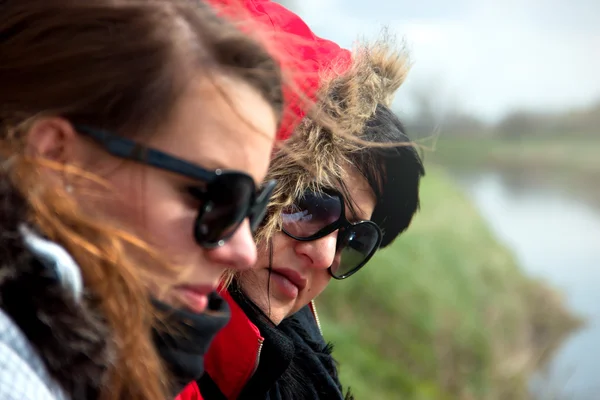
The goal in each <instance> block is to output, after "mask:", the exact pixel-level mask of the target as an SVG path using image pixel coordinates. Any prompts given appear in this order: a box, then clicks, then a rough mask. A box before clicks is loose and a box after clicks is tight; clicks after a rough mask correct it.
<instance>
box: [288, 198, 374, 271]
mask: <svg viewBox="0 0 600 400" xmlns="http://www.w3.org/2000/svg"><path fill="white" fill-rule="evenodd" d="M282 214H283V215H282V217H283V232H284V233H285V234H286V235H288V236H289V237H291V238H293V239H296V240H299V241H304V242H306V241H312V240H317V239H320V238H323V237H325V236H327V235H329V234H330V233H331V232H333V231H336V230H339V231H338V236H337V244H336V262H334V264H333V265H332V266H330V267H329V273H330V274H331V276H332V277H334V278H335V279H345V278H348V277H349V276H351V275H352V274H354V273H356V272H357V271H358V270H359V269H361V268H362V267H363V266H364V265H365V264H366V263H367V262H368V261H369V260H370V259H371V257H373V254H375V252H376V251H377V249H378V248H379V245H380V244H381V239H382V236H383V235H382V233H381V229H379V226H377V224H376V223H374V222H372V221H359V222H350V221H348V219H347V218H346V206H345V204H344V198H343V196H342V194H341V193H339V192H338V191H335V190H325V191H323V192H314V191H307V192H305V193H304V195H303V196H302V197H301V198H299V199H297V200H296V201H295V202H294V204H292V205H291V206H289V207H287V208H286V209H284V210H283V213H282ZM337 261H339V262H337Z"/></svg>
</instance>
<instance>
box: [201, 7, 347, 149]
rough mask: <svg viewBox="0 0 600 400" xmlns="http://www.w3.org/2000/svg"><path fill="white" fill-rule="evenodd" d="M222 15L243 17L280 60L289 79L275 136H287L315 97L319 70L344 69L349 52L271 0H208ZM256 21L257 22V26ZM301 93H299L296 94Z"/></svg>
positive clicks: (238, 18) (279, 137)
mask: <svg viewBox="0 0 600 400" xmlns="http://www.w3.org/2000/svg"><path fill="white" fill-rule="evenodd" d="M209 3H210V4H212V5H213V6H214V7H215V8H216V9H217V10H218V11H219V12H220V13H221V14H222V15H225V16H229V17H231V18H234V19H237V20H238V21H242V29H243V28H244V25H243V21H244V19H246V20H247V19H248V18H250V19H251V20H252V22H253V24H249V25H246V26H247V29H251V30H253V31H254V30H257V31H259V32H260V33H262V34H261V35H258V36H259V37H262V38H264V39H265V40H264V41H263V42H264V44H265V45H266V47H267V48H268V49H269V50H270V51H271V53H272V54H273V55H274V56H275V57H276V58H277V59H278V60H279V62H280V64H281V66H282V70H283V71H284V77H287V78H288V79H287V81H288V83H291V84H287V85H285V87H284V97H285V102H286V106H285V108H284V114H283V118H282V122H281V127H280V130H279V132H278V135H277V137H278V139H280V140H281V139H287V138H288V137H289V136H290V135H291V134H292V132H293V131H294V129H295V127H296V126H297V124H298V123H299V122H300V121H301V120H302V118H303V117H304V116H305V115H306V111H307V109H308V107H310V103H311V102H314V101H315V100H316V94H317V90H318V89H319V82H320V79H321V76H322V75H321V73H322V72H323V71H324V70H325V69H336V70H338V71H339V72H342V71H345V70H346V69H347V68H348V67H349V66H350V61H351V54H350V52H349V51H348V50H345V49H342V48H340V46H338V45H337V44H335V43H334V42H332V41H329V40H326V39H322V38H319V37H318V36H316V35H315V34H314V33H313V32H312V31H311V29H310V28H309V27H308V25H306V23H305V22H304V21H303V20H302V19H301V18H300V17H299V16H298V15H296V14H294V13H293V12H291V11H290V10H288V9H287V8H285V7H283V6H282V5H280V4H277V3H274V2H272V1H270V0H209ZM256 24H259V26H258V27H257V26H256ZM298 93H300V94H298Z"/></svg>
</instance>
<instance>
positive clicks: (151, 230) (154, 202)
mask: <svg viewBox="0 0 600 400" xmlns="http://www.w3.org/2000/svg"><path fill="white" fill-rule="evenodd" d="M107 180H108V181H109V183H110V185H111V186H112V190H111V193H110V194H109V196H107V197H106V201H101V202H100V204H95V205H94V207H97V209H98V210H100V212H102V213H103V214H105V215H107V216H108V217H109V218H111V219H114V220H115V222H116V223H117V224H118V225H119V226H120V227H122V228H123V229H125V230H127V231H129V232H131V233H133V234H135V235H136V236H138V237H140V238H141V239H143V240H145V241H147V242H148V243H149V244H150V245H152V246H153V247H155V248H157V249H159V250H160V251H161V253H162V254H164V255H165V256H167V257H168V260H169V261H172V262H177V263H188V262H190V257H191V256H197V253H198V251H199V249H200V248H199V246H198V245H197V244H196V242H195V241H194V238H193V226H194V221H195V218H196V215H197V213H198V212H197V209H193V208H192V207H191V206H190V205H188V204H186V202H185V201H184V198H183V195H182V193H180V192H179V191H178V190H177V189H176V187H175V185H174V184H173V183H172V182H171V181H169V180H168V179H167V177H165V176H163V175H162V174H160V173H156V172H154V171H151V170H149V169H147V168H146V169H144V170H138V169H136V168H122V169H121V170H118V171H115V173H113V174H111V175H110V176H107Z"/></svg>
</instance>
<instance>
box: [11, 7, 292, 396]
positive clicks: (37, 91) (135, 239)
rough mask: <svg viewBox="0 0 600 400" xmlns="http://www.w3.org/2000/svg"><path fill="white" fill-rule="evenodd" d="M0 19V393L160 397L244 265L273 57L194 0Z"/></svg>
mask: <svg viewBox="0 0 600 400" xmlns="http://www.w3.org/2000/svg"><path fill="white" fill-rule="evenodd" d="M0 14H1V15H2V18H1V19H0V59H1V60H2V62H1V63H0V88H1V89H0V163H1V164H0V260H1V263H0V398H2V399H18V400H28V399H31V400H50V399H95V398H98V399H139V400H142V399H144V400H164V399H165V398H169V397H170V394H169V393H174V392H175V391H177V390H178V389H177V388H178V387H174V386H173V382H172V381H171V380H170V376H169V375H170V374H169V373H167V371H166V368H165V366H163V362H162V361H161V356H162V357H163V358H164V359H166V362H167V366H168V367H169V368H171V373H173V374H176V375H180V374H185V373H188V372H189V371H187V370H186V368H187V367H189V365H188V366H186V365H183V364H185V363H183V364H182V365H183V366H182V365H172V361H173V360H174V359H175V358H176V357H173V356H172V351H175V352H176V351H177V349H175V350H173V346H174V345H175V346H176V345H177V343H175V344H173V342H177V340H174V339H173V338H174V337H176V336H177V335H181V334H184V335H187V334H188V333H189V331H190V330H191V331H195V332H200V333H201V334H202V337H203V342H202V343H197V342H196V343H194V347H193V351H195V352H196V353H194V354H191V355H190V358H191V360H190V362H188V364H191V370H192V371H191V375H190V376H189V377H186V376H183V377H181V376H179V378H180V379H179V382H178V385H181V384H182V382H185V380H186V379H189V380H191V379H193V378H194V377H197V376H198V375H197V374H198V373H201V371H196V370H194V368H195V367H198V361H197V360H198V359H199V360H200V367H201V364H202V353H203V351H204V350H205V348H206V346H207V344H208V343H209V342H210V339H211V338H212V335H214V333H215V332H216V331H217V330H218V329H219V328H221V327H222V326H223V325H224V324H225V322H226V320H227V317H226V316H227V307H226V304H225V303H224V302H222V301H220V299H219V298H218V297H216V296H214V295H213V291H214V289H215V287H216V285H217V283H218V281H219V278H220V277H221V275H222V273H223V272H224V271H225V270H226V269H233V270H238V271H240V270H243V269H246V268H249V267H251V266H252V265H253V264H254V263H255V261H256V248H255V244H254V241H253V238H252V231H253V230H254V229H255V228H256V227H257V225H258V224H259V223H260V221H261V219H262V216H263V214H264V209H265V206H266V202H267V200H268V198H269V196H270V193H271V191H272V189H273V186H274V181H268V182H267V183H266V184H265V185H264V186H263V187H261V188H258V186H259V184H260V183H261V182H263V180H264V178H265V175H266V172H267V166H268V163H269V158H270V154H271V151H272V149H273V143H274V139H275V136H276V130H277V125H278V121H279V119H280V117H281V111H282V104H283V95H282V88H281V76H280V70H279V67H278V63H277V62H276V61H275V60H274V59H273V58H272V56H270V55H269V54H268V53H267V52H266V50H264V49H263V47H262V46H261V45H258V44H257V42H255V41H253V40H252V39H250V38H248V36H247V35H245V34H242V33H240V32H239V31H238V30H237V29H235V28H234V27H233V26H231V25H229V24H228V23H226V22H224V21H223V20H221V19H220V18H217V17H216V16H215V15H214V14H213V13H212V11H211V10H210V9H208V8H207V7H206V6H204V5H203V4H201V3H200V2H198V1H196V0H161V1H151V0H28V1H21V0H5V1H2V2H0ZM151 298H152V299H153V301H154V304H155V306H156V307H152V305H151V302H150V299H151ZM155 313H156V314H159V317H160V318H155V317H154V314H155ZM157 321H161V323H162V325H159V324H158V322H157ZM173 321H175V322H173ZM152 328H155V329H154V334H153V333H152V332H153V330H152ZM165 331H166V332H165ZM153 339H154V340H156V343H157V344H158V348H157V347H156V344H155V343H154V340H153ZM196 340H197V338H196ZM185 351H190V350H188V349H186V350H185ZM175 364H176V363H175Z"/></svg>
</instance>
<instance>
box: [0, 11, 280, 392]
mask: <svg viewBox="0 0 600 400" xmlns="http://www.w3.org/2000/svg"><path fill="white" fill-rule="evenodd" d="M0 14H1V15H2V18H1V19H0V60H2V61H1V63H0V88H2V89H1V90H0V151H1V153H0V157H5V158H11V159H12V160H13V163H12V168H11V174H10V179H11V181H12V184H13V185H14V186H15V187H16V188H17V189H18V190H19V191H20V192H21V193H22V195H23V197H24V198H25V199H26V201H27V205H28V209H29V220H30V222H32V223H34V224H36V225H37V226H38V227H39V228H40V229H41V230H42V231H43V233H44V234H45V235H47V236H48V237H49V238H50V239H52V240H55V241H56V242H58V243H60V244H62V245H63V246H64V247H65V248H66V249H67V250H68V251H69V252H70V253H71V254H72V255H73V257H74V258H75V260H76V261H77V262H78V264H79V265H80V267H81V270H82V273H83V276H84V281H85V284H86V288H87V290H88V291H89V292H91V293H92V294H93V295H94V297H95V298H97V299H98V301H99V310H100V312H101V313H102V314H103V316H104V317H105V318H106V320H107V322H108V324H109V326H110V327H111V329H112V330H113V335H114V338H115V339H114V342H115V346H116V353H117V354H116V359H115V362H114V363H113V365H112V366H111V370H110V371H108V373H107V381H106V383H105V385H104V389H103V392H102V393H101V396H100V397H101V398H103V399H121V398H126V399H139V400H142V399H144V400H148V399H151V400H159V399H160V400H164V399H165V398H167V397H168V393H167V390H166V389H167V385H168V383H167V382H166V381H167V379H166V375H165V372H164V371H163V367H162V364H161V361H160V360H159V357H158V355H157V353H156V351H155V349H154V346H153V344H152V340H151V335H150V332H151V324H152V321H153V319H152V318H151V316H152V311H151V307H150V305H149V304H148V300H147V293H146V290H145V287H144V285H143V283H142V279H141V278H140V272H139V266H137V265H135V263H134V262H133V261H131V260H129V259H128V258H127V256H126V252H125V251H124V248H125V247H126V246H130V245H131V244H134V245H136V246H138V247H143V243H141V241H140V240H138V239H137V238H135V237H133V236H131V235H128V234H127V233H125V232H123V231H120V230H118V229H116V228H114V227H112V226H110V225H107V224H106V223H104V222H103V221H100V220H99V219H97V218H93V217H91V216H89V215H87V214H85V213H84V212H82V211H81V210H80V209H79V208H78V207H77V204H76V202H75V201H74V200H73V199H72V198H71V196H69V195H68V193H66V192H65V190H64V189H63V188H61V187H57V186H56V185H53V184H52V183H51V182H48V181H47V180H46V181H45V180H43V179H41V168H42V165H41V162H40V161H39V160H35V159H32V158H27V157H25V155H24V140H25V136H26V134H27V131H28V127H29V126H30V123H31V122H32V121H35V119H36V118H38V117H39V116H48V115H51V116H61V117H64V118H66V119H68V120H69V121H71V122H73V123H78V124H88V125H93V126H96V127H99V128H104V129H109V130H112V131H117V132H120V133H121V134H129V135H140V134H142V133H143V134H147V133H149V132H153V131H154V130H155V129H156V127H157V126H159V125H160V124H161V122H163V121H165V120H166V119H167V117H168V115H169V113H170V112H171V110H172V108H173V106H174V104H175V102H176V100H177V99H178V96H179V94H180V93H181V92H182V91H183V89H184V87H185V85H186V82H187V81H188V80H189V78H190V77H191V75H192V74H198V73H205V74H206V75H207V76H208V77H210V74H212V73H225V74H230V75H233V76H236V77H239V78H242V79H244V80H245V81H247V82H248V83H249V84H251V85H253V86H254V87H255V88H256V89H257V90H259V91H260V92H261V94H262V95H263V96H264V98H265V99H266V100H267V101H268V102H269V103H270V104H272V105H273V108H274V109H275V111H276V112H277V113H278V114H280V113H281V108H282V103H283V99H282V90H281V76H280V71H279V67H278V64H277V62H276V61H275V60H274V58H273V57H272V56H271V55H270V54H268V53H267V52H266V51H265V50H264V49H263V47H262V46H261V45H259V44H258V43H257V42H255V41H253V40H252V39H250V38H249V37H248V35H246V34H241V33H240V32H239V31H238V30H237V29H235V28H234V27H233V26H231V25H229V24H228V23H226V22H225V21H223V20H222V19H220V18H217V17H216V16H215V15H214V14H213V13H212V11H211V10H210V9H209V8H208V7H207V6H206V5H204V4H202V3H201V2H200V1H197V0H28V1H21V0H5V1H1V2H0ZM44 167H46V168H47V167H48V165H45V166H44ZM54 167H55V168H67V169H68V166H66V167H65V166H54ZM2 173H3V172H2ZM67 173H72V171H67Z"/></svg>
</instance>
